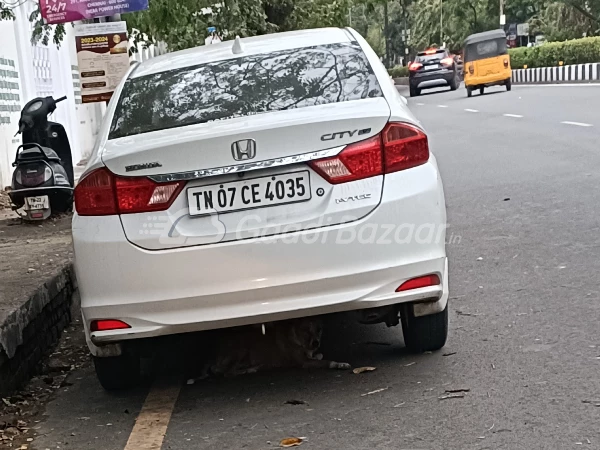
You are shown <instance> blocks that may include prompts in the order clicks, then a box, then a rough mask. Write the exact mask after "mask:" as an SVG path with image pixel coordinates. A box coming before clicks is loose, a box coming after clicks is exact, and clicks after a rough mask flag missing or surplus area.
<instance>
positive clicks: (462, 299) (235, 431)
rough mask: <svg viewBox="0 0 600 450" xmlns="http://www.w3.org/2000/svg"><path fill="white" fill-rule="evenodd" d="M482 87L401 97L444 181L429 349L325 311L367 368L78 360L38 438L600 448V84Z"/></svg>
mask: <svg viewBox="0 0 600 450" xmlns="http://www.w3.org/2000/svg"><path fill="white" fill-rule="evenodd" d="M488 91H489V93H486V94H485V95H483V96H479V95H478V94H474V96H473V97H472V98H470V99H468V98H467V97H466V92H465V90H464V87H462V86H461V88H460V89H459V90H458V91H455V92H449V91H443V90H442V91H438V92H435V93H428V91H425V93H426V95H422V96H420V97H418V98H413V99H409V104H410V105H411V107H412V109H413V111H414V112H415V114H416V115H417V117H418V118H419V119H420V120H421V121H422V123H423V125H424V126H425V127H426V129H427V130H428V132H429V135H430V141H431V148H432V149H433V151H434V152H435V154H436V155H437V158H438V161H439V165H440V169H441V171H442V176H443V179H444V183H445V190H446V199H447V206H448V220H449V224H450V228H449V230H448V241H449V242H448V253H449V257H450V292H451V294H450V295H451V298H450V308H451V316H450V321H451V324H450V337H449V341H448V344H447V346H446V347H445V349H444V350H443V351H440V352H437V353H434V354H425V355H421V356H413V355H410V354H408V353H406V352H405V351H404V346H403V343H402V338H401V330H400V328H390V329H387V328H386V327H385V326H375V327H361V326H358V325H354V324H351V323H349V322H348V323H346V322H344V321H337V322H336V321H334V322H335V323H334V324H333V325H331V327H330V329H329V333H328V337H327V348H326V356H327V357H329V358H330V359H335V360H338V361H348V362H350V363H351V364H353V365H354V366H366V365H369V366H375V367H377V370H376V371H375V372H371V373H365V374H361V375H354V374H352V373H347V372H335V371H322V372H308V371H306V372H305V371H292V372H282V373H265V374H257V375H254V376H245V377H239V378H235V379H226V380H211V381H203V382H197V383H196V384H194V385H187V384H186V383H185V378H186V374H183V373H177V370H172V371H171V373H174V374H175V378H172V379H164V380H162V381H161V383H164V384H155V385H154V386H153V387H151V388H147V387H140V388H139V389H138V390H136V391H133V392H129V393H126V394H120V395H109V394H106V393H104V392H103V391H102V390H101V389H100V388H99V386H98V384H97V382H96V380H95V378H94V375H93V372H92V370H91V368H90V369H87V370H84V371H81V372H79V373H75V374H74V375H73V376H72V377H71V378H72V382H73V383H74V385H73V386H71V387H69V388H68V389H67V390H65V391H64V392H61V393H60V394H59V395H58V397H57V399H56V400H55V401H53V402H52V403H51V404H50V405H49V407H48V409H47V418H46V420H45V421H43V422H42V423H40V424H39V429H38V430H37V433H38V437H37V438H36V440H35V441H34V443H33V444H34V445H33V446H34V448H35V449H40V450H44V449H55V448H61V449H77V450H83V449H98V450H124V449H126V450H134V449H135V450H141V449H163V450H167V449H177V450H179V449H190V450H195V449H240V448H247V449H269V448H274V447H277V445H278V443H279V441H280V440H281V439H282V438H285V437H288V436H300V437H305V438H306V441H305V442H304V443H303V444H302V447H301V448H305V449H306V450H308V449H398V450H400V449H461V450H462V449H511V450H513V449H570V448H575V449H578V448H582V447H583V448H594V449H598V448H600V427H598V423H600V407H597V406H598V405H600V377H599V376H598V374H599V369H600V322H599V320H598V319H599V317H600V298H599V295H600V289H599V286H598V274H599V273H600V257H599V256H600V233H599V230H600V215H599V214H598V213H597V211H596V209H597V207H598V201H599V200H600V194H599V193H598V190H599V189H600V170H598V168H599V167H600V145H599V144H600V139H599V138H600V109H599V108H598V104H599V103H600V86H548V87H543V86H535V87H534V86H530V87H518V86H515V87H514V88H513V90H512V92H506V91H505V90H504V89H503V88H491V89H489V90H488ZM402 92H403V93H405V94H408V93H407V92H404V91H402ZM185 358H188V359H189V358H191V359H193V358H194V354H193V352H191V353H188V354H187V356H185ZM171 364H172V359H171V362H165V363H164V366H171ZM458 389H464V390H468V391H467V392H464V397H463V398H448V399H440V397H443V396H444V395H445V393H446V391H447V390H450V391H452V390H458ZM373 391H378V392H375V393H372V392H373ZM148 392H150V394H148ZM367 393H372V394H370V395H365V394H367ZM147 395H148V398H146V396H147ZM288 400H298V401H302V402H305V404H299V405H290V404H286V403H285V402H286V401H288ZM144 403H145V406H144V410H143V412H142V414H141V415H140V416H139V417H140V418H139V420H138V425H137V427H135V428H134V423H135V420H136V417H138V414H139V413H140V411H141V410H142V406H143V405H144ZM165 429H166V436H165V437H164V441H163V437H162V434H163V432H164V430H165ZM128 442H129V443H128ZM161 442H162V447H161Z"/></svg>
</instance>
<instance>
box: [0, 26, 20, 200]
mask: <svg viewBox="0 0 600 450" xmlns="http://www.w3.org/2000/svg"><path fill="white" fill-rule="evenodd" d="M0 36H2V45H0V189H1V188H3V187H4V186H6V185H9V184H10V176H11V173H12V166H11V165H12V162H13V161H14V158H15V154H14V152H15V151H16V146H17V145H18V144H17V143H19V142H20V139H18V138H13V136H14V134H15V132H16V131H17V128H18V126H17V123H18V121H19V115H20V110H21V104H22V100H23V94H22V92H21V74H20V70H19V57H18V53H17V45H16V36H15V32H14V25H13V23H12V22H9V21H0ZM15 75H16V77H15ZM15 87H16V89H15Z"/></svg>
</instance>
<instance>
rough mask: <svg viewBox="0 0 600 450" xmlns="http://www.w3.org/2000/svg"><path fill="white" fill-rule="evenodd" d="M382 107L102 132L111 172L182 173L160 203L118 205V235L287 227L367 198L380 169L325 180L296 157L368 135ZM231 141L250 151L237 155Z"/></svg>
mask: <svg viewBox="0 0 600 450" xmlns="http://www.w3.org/2000/svg"><path fill="white" fill-rule="evenodd" d="M389 116H390V110H389V106H388V104H387V101H386V100H385V99H384V98H383V97H377V98H368V99H362V100H356V101H347V102H342V103H335V104H328V105H319V106H312V107H305V108H299V109H292V110H285V111H278V112H273V113H264V114H257V115H253V116H248V117H243V118H235V119H231V120H226V121H220V122H219V121H217V122H211V123H203V124H198V125H192V126H188V127H184V128H180V129H171V130H161V131H156V132H152V133H144V134H138V135H133V136H128V137H123V138H119V139H114V140H109V141H107V144H106V146H105V149H104V151H103V155H102V159H103V161H104V163H105V164H106V166H107V167H108V169H109V170H110V171H111V172H113V173H115V174H118V175H124V176H149V177H150V178H154V179H155V180H157V181H159V180H160V181H165V180H168V179H187V180H188V181H187V182H186V185H185V187H184V188H183V190H182V191H181V193H180V194H179V196H178V197H177V199H176V200H175V201H174V202H173V204H172V205H171V207H170V208H169V209H168V210H167V211H162V212H158V213H156V212H155V213H140V214H125V215H121V221H122V224H123V228H124V231H125V234H126V236H127V239H128V240H129V241H130V242H132V243H133V244H135V245H138V246H140V247H142V248H145V249H148V250H161V249H169V248H179V247H190V246H195V245H205V244H215V243H225V242H230V241H235V240H240V239H248V238H256V237H266V236H272V235H278V234H289V233H293V232H297V231H301V230H311V229H319V228H323V227H327V226H332V225H336V224H340V223H344V222H351V221H354V220H358V219H360V218H362V217H364V216H366V215H367V214H369V213H370V212H372V211H373V210H374V209H375V208H376V207H377V205H378V204H379V202H380V200H381V194H382V190H383V176H382V175H381V176H375V177H372V178H367V179H363V180H357V181H352V182H348V183H343V184H339V185H332V184H330V183H328V182H327V181H326V180H324V179H323V178H322V177H321V176H320V175H319V174H318V173H317V172H315V171H313V170H312V169H311V168H310V167H309V166H308V165H307V164H306V162H307V161H308V160H312V159H315V158H322V157H324V156H325V154H327V156H332V155H335V154H337V153H339V151H341V150H342V148H343V147H344V146H346V145H348V144H351V143H354V142H359V141H362V140H365V139H368V138H369V137H372V136H375V135H377V134H378V133H379V132H380V131H381V130H382V129H383V128H384V127H385V125H386V124H387V122H388V120H389ZM240 141H241V144H240V145H237V144H235V143H236V142H240ZM248 142H253V143H254V144H248ZM248 145H251V148H248ZM134 149H135V150H134ZM240 150H242V153H245V152H247V151H249V153H250V155H248V157H246V156H243V157H242V159H241V160H238V159H239V153H240ZM280 188H281V189H280ZM279 189H280V190H279ZM292 191H293V192H292ZM253 194H255V196H254V198H253ZM292 194H294V195H292ZM299 194H302V195H299ZM220 195H223V199H225V200H224V202H223V205H220V206H219V205H217V204H218V202H219V201H220V199H221V197H219V196H220ZM225 196H227V197H225ZM254 200H260V201H259V202H255V201H254ZM221 206H223V208H222V207H221ZM211 207H214V209H211ZM293 236H294V237H293V238H292V237H290V239H305V238H307V236H308V235H303V236H299V235H298V234H297V233H295V234H294V235H293Z"/></svg>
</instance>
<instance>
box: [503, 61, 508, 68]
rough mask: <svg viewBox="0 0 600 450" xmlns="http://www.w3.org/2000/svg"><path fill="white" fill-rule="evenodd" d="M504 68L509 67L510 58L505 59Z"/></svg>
mask: <svg viewBox="0 0 600 450" xmlns="http://www.w3.org/2000/svg"><path fill="white" fill-rule="evenodd" d="M504 68H505V69H506V68H508V59H505V60H504Z"/></svg>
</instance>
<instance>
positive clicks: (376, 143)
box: [73, 29, 448, 389]
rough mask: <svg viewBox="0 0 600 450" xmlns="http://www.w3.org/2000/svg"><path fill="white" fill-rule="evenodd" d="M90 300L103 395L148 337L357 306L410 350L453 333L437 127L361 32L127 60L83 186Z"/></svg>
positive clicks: (124, 380)
mask: <svg viewBox="0 0 600 450" xmlns="http://www.w3.org/2000/svg"><path fill="white" fill-rule="evenodd" d="M75 209H76V213H75V215H74V218H73V241H74V247H75V270H76V273H77V278H78V283H79V288H80V293H81V308H82V314H83V319H84V324H85V333H86V337H87V342H88V346H89V348H90V351H91V353H92V355H93V357H94V362H95V367H96V372H97V375H98V378H99V380H100V382H101V384H102V385H103V386H104V387H105V388H106V389H118V388H124V387H127V386H131V385H132V384H134V383H135V382H136V380H137V379H138V377H139V367H140V348H141V347H142V343H144V342H148V340H149V339H152V338H156V337H161V336H166V335H173V334H180V333H189V332H196V331H201V330H209V329H217V328H226V327H232V326H238V325H248V324H261V323H266V322H271V321H278V320H283V319H291V318H297V317H306V316H311V315H320V314H326V313H334V312H342V311H357V316H358V318H359V320H360V321H361V322H363V323H378V322H385V323H387V324H388V325H389V326H393V325H398V324H399V321H400V320H401V322H402V329H403V334H404V342H405V345H406V346H407V347H408V349H409V350H411V351H416V352H422V351H432V350H437V349H439V348H441V347H443V346H444V344H445V342H446V337H447V333H448V309H447V301H448V262H447V258H446V251H445V228H446V209H445V201H444V193H443V188H442V182H441V179H440V174H439V171H438V167H437V163H436V160H435V157H434V156H433V154H432V153H431V152H430V150H429V145H428V140H427V135H426V134H425V131H424V130H423V128H422V127H421V125H420V124H419V122H418V121H417V120H416V119H415V117H414V116H413V115H412V113H411V112H410V110H409V109H408V107H407V103H406V100H405V99H404V98H403V97H402V96H401V95H400V94H399V93H398V91H397V90H396V88H395V87H394V85H393V83H392V82H391V80H390V78H389V76H388V74H387V71H386V70H385V68H384V67H383V65H382V64H381V62H380V61H379V59H378V57H377V55H376V54H375V52H374V51H373V50H372V49H371V48H370V47H369V45H368V44H367V42H366V41H365V40H364V39H363V38H362V37H361V36H360V35H359V34H358V33H357V32H356V31H354V30H352V29H320V30H307V31H297V32H290V33H281V34H271V35H266V36H259V37H252V38H244V39H241V40H240V39H239V38H238V39H236V40H235V41H229V42H223V43H220V44H214V45H210V46H203V47H198V48H193V49H189V50H184V51H180V52H174V53H169V54H166V55H163V56H159V57H157V58H154V59H150V60H148V61H145V62H143V63H141V64H136V65H134V66H132V67H131V68H130V71H129V73H128V74H127V76H126V77H125V79H124V80H123V82H122V83H121V84H120V86H119V87H118V89H117V90H116V92H115V93H114V96H113V99H112V100H111V102H110V104H109V106H108V109H107V112H106V117H105V120H104V122H103V125H102V128H101V130H100V132H99V136H98V138H97V142H96V146H95V149H94V151H93V154H92V157H91V158H90V161H89V164H88V167H87V168H86V171H85V173H84V174H83V175H82V177H81V180H80V182H79V184H78V186H77V188H76V190H75Z"/></svg>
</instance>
